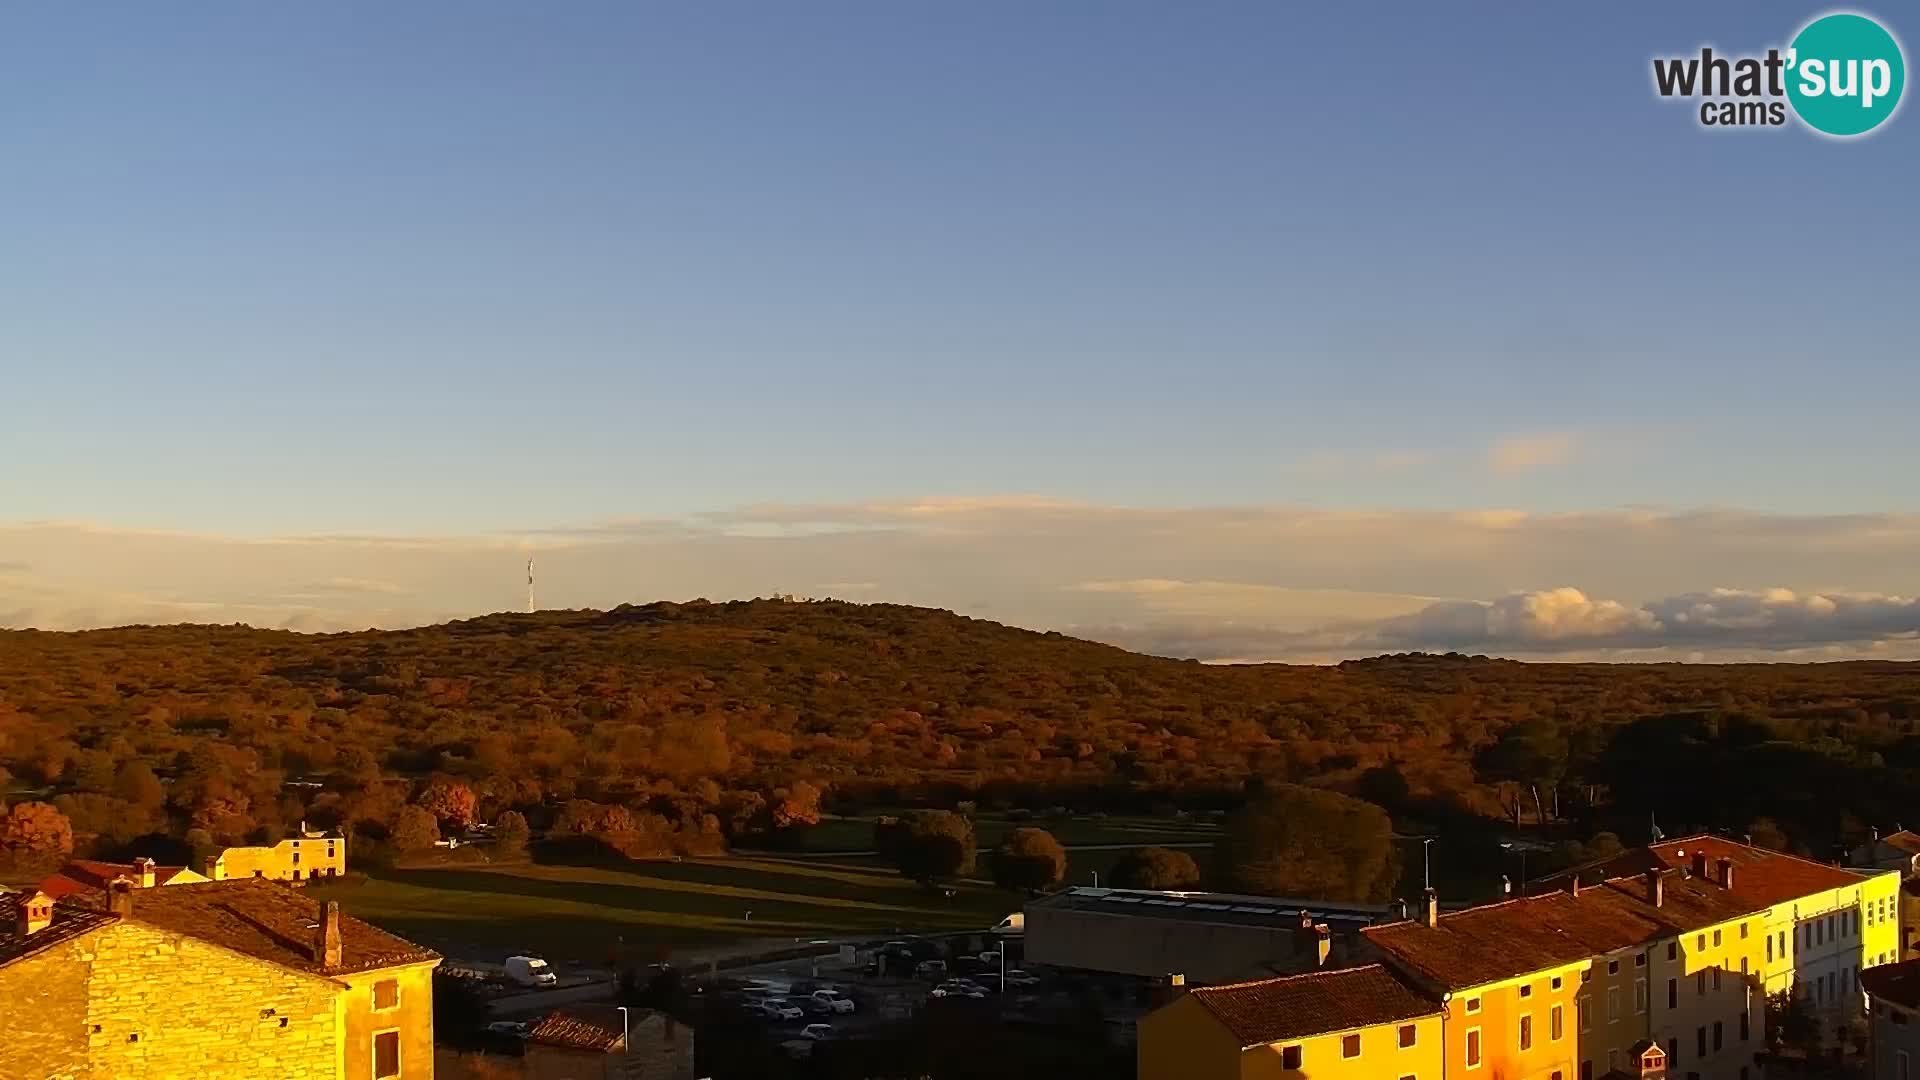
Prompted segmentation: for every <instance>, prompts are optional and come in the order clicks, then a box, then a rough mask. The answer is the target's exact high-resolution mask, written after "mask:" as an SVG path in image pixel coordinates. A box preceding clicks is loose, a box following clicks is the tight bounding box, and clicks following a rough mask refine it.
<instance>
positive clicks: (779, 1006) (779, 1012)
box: [760, 997, 806, 1020]
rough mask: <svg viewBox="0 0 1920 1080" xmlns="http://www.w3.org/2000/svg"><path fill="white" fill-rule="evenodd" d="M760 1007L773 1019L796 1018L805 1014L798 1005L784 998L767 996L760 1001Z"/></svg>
mask: <svg viewBox="0 0 1920 1080" xmlns="http://www.w3.org/2000/svg"><path fill="white" fill-rule="evenodd" d="M760 1007H761V1008H763V1009H765V1010H766V1011H767V1015H768V1016H770V1017H772V1018H773V1019H775V1020H798V1019H800V1018H801V1017H802V1016H805V1015H806V1014H805V1013H803V1012H801V1011H800V1006H798V1005H795V1004H794V1003H793V1002H791V1001H788V1000H787V999H786V998H778V997H770V998H767V999H766V1000H765V1001H762V1002H761V1003H760Z"/></svg>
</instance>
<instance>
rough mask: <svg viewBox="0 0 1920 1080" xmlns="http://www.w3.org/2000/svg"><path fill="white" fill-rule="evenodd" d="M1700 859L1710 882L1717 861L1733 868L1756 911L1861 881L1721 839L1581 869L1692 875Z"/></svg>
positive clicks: (1673, 844) (1680, 842)
mask: <svg viewBox="0 0 1920 1080" xmlns="http://www.w3.org/2000/svg"><path fill="white" fill-rule="evenodd" d="M1702 854H1704V855H1705V856H1706V860H1707V875H1708V877H1712V876H1713V875H1714V874H1715V873H1717V872H1718V866H1719V862H1720V860H1721V859H1726V860H1728V861H1729V862H1731V863H1732V864H1733V895H1734V896H1736V897H1738V898H1739V899H1740V900H1741V901H1742V902H1743V903H1745V904H1748V905H1749V906H1751V907H1752V908H1753V909H1754V910H1756V911H1757V910H1759V909H1761V908H1769V907H1772V906H1774V905H1775V904H1780V903H1785V902H1786V901H1789V900H1797V899H1799V898H1800V897H1803V896H1810V895H1812V894H1814V893H1819V892H1826V891H1828V890H1830V889H1845V888H1850V887H1853V886H1856V885H1859V884H1860V883H1861V881H1862V880H1864V878H1863V876H1862V875H1861V874H1859V873H1856V872H1854V871H1851V870H1842V869H1841V868H1839V867H1837V866H1828V865H1827V864H1826V863H1820V862H1814V861H1813V860H1812V859H1803V858H1801V857H1799V856H1798V855H1788V854H1786V853H1785V852H1780V851H1770V850H1768V849H1766V848H1760V847H1748V846H1747V845H1745V844H1742V843H1740V842H1738V841H1735V840H1728V839H1727V838H1725V837H1721V836H1687V837H1681V838H1680V839H1677V840H1663V841H1661V842H1660V843H1658V844H1652V845H1649V846H1647V847H1644V848H1634V849H1633V850H1631V851H1624V852H1622V853H1620V854H1619V855H1616V856H1614V857H1613V858H1611V859H1608V860H1606V861H1605V862H1602V863H1598V864H1595V865H1594V866H1590V867H1585V868H1583V870H1584V872H1585V874H1586V875H1587V876H1589V877H1598V876H1605V877H1625V876H1632V875H1635V874H1639V873H1642V872H1644V871H1646V870H1647V869H1648V868H1650V867H1655V866H1658V867H1662V868H1665V869H1670V870H1682V869H1684V870H1687V871H1689V872H1691V871H1692V870H1693V869H1694V867H1695V859H1696V856H1699V855H1702ZM1890 872H1891V871H1889V873H1890ZM1565 879H1566V875H1564V874H1563V875H1560V876H1558V877H1556V878H1550V879H1547V881H1546V882H1545V884H1546V885H1548V887H1554V888H1557V887H1561V886H1562V885H1563V883H1564V881H1565Z"/></svg>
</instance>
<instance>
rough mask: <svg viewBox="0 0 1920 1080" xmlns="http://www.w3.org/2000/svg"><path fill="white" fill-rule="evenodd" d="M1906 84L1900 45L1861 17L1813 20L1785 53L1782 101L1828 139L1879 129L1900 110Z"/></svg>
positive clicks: (1842, 16)
mask: <svg viewBox="0 0 1920 1080" xmlns="http://www.w3.org/2000/svg"><path fill="white" fill-rule="evenodd" d="M1906 84H1907V63H1906V58H1905V57H1904V56H1902V55H1901V52H1900V43H1899V42H1898V41H1895V40H1894V39H1893V35H1892V34H1889V33H1887V30H1886V28H1885V27H1883V26H1881V25H1880V24H1879V23H1877V22H1874V21H1873V20H1872V19H1869V18H1867V17H1866V16H1865V15H1854V14H1850V13H1842V14H1836V15H1826V16H1823V17H1821V18H1818V19H1815V20H1814V21H1812V22H1810V23H1808V24H1807V25H1806V28H1805V29H1803V30H1801V31H1800V33H1799V35H1798V36H1796V37H1795V38H1794V39H1793V45H1792V46H1791V47H1790V48H1789V49H1788V51H1787V99H1788V100H1789V101H1791V102H1792V103H1793V111H1794V112H1796V113H1798V114H1799V116H1800V119H1801V120H1804V121H1806V123H1807V126H1808V127H1811V128H1813V129H1814V130H1815V131H1819V132H1824V133H1825V134H1828V135H1837V136H1841V137H1846V136H1849V135H1864V134H1866V133H1867V132H1869V131H1872V130H1873V129H1874V128H1876V127H1879V126H1880V125H1881V124H1882V123H1884V122H1885V121H1886V119H1887V118H1888V117H1890V116H1892V115H1893V111H1894V110H1895V109H1897V108H1899V106H1900V91H1901V90H1903V89H1905V88H1906Z"/></svg>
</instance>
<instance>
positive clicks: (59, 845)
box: [0, 802, 73, 866]
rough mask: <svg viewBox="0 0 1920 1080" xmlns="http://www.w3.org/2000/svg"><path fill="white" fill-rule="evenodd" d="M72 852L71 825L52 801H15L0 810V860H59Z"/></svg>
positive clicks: (25, 862)
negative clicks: (10, 805)
mask: <svg viewBox="0 0 1920 1080" xmlns="http://www.w3.org/2000/svg"><path fill="white" fill-rule="evenodd" d="M72 853H73V825H72V823H70V822H69V821H68V820H67V815H65V814H63V813H61V812H60V810H59V808H58V807H55V806H54V805H52V804H51V803H43V802H23V803H15V804H14V805H13V806H12V807H11V808H10V809H7V810H4V811H0V862H6V863H8V864H11V865H14V866H29V865H38V864H42V863H49V862H59V861H60V860H62V859H65V858H66V857H67V856H68V855H71V854H72Z"/></svg>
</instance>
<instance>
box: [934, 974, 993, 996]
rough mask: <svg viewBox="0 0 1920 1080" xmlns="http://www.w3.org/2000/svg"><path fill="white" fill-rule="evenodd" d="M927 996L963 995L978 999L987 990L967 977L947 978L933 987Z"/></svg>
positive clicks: (984, 994)
mask: <svg viewBox="0 0 1920 1080" xmlns="http://www.w3.org/2000/svg"><path fill="white" fill-rule="evenodd" d="M929 996H931V997H937V998H956V997H963V998H970V999H973V1000H975V1001H978V1000H980V999H981V998H984V997H986V996H987V991H986V988H985V987H983V986H981V985H980V984H979V983H976V982H973V981H971V980H969V979H948V980H947V981H946V982H943V983H941V984H940V985H939V986H936V987H934V988H933V993H932V994H931V995H929Z"/></svg>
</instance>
